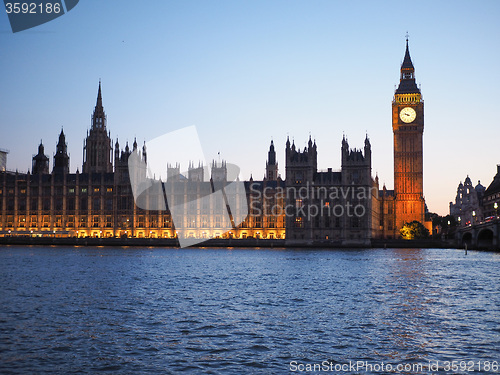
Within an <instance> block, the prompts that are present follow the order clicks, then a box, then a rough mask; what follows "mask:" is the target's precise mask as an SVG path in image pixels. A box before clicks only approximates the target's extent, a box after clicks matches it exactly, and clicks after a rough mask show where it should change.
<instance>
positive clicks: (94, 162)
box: [82, 81, 113, 173]
mask: <svg viewBox="0 0 500 375" xmlns="http://www.w3.org/2000/svg"><path fill="white" fill-rule="evenodd" d="M112 150H113V148H112V146H111V137H110V135H109V134H108V133H107V132H106V115H105V113H104V108H103V106H102V96H101V81H99V91H98V93H97V103H96V106H95V109H94V114H93V115H92V126H91V128H90V132H88V133H87V138H86V139H85V141H84V146H83V167H82V171H83V173H111V172H113V164H112V162H111V160H112V159H111V158H112Z"/></svg>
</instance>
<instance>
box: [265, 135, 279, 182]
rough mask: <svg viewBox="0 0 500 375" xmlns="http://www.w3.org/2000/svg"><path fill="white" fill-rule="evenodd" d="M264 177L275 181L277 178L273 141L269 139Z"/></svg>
mask: <svg viewBox="0 0 500 375" xmlns="http://www.w3.org/2000/svg"><path fill="white" fill-rule="evenodd" d="M266 179H267V180H269V181H276V180H277V179H278V162H277V161H276V151H275V150H274V143H273V141H271V146H270V147H269V152H268V153H267V162H266Z"/></svg>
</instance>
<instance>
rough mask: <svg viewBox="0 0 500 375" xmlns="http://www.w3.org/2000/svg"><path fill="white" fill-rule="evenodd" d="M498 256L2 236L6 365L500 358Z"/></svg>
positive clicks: (0, 368) (156, 369)
mask: <svg viewBox="0 0 500 375" xmlns="http://www.w3.org/2000/svg"><path fill="white" fill-rule="evenodd" d="M499 266H500V254H498V253H484V252H472V251H469V253H468V255H465V253H464V252H463V251H459V250H446V249H445V250H443V249H355V250H346V249H343V250H298V249H296V250H280V249H157V248H156V249H138V248H84V247H71V248H61V247H57V248H43V247H0V373H2V374H4V373H20V374H21V373H22V374H25V373H61V374H68V373H93V372H101V373H117V374H131V373H151V374H157V373H162V374H169V373H171V374H174V373H180V372H183V373H184V372H187V373H193V374H200V373H213V374H218V373H227V374H245V373H262V374H270V373H276V374H278V373H279V374H282V373H291V372H290V369H291V366H290V363H291V362H292V361H295V362H294V363H296V364H303V365H305V364H319V363H321V362H323V361H331V363H332V364H339V365H340V364H345V363H348V362H349V361H350V360H351V361H368V362H369V363H371V364H380V363H381V362H384V363H386V364H387V363H390V364H392V365H394V366H396V365H397V364H419V363H423V364H426V363H428V361H434V362H435V361H440V362H439V364H440V366H442V365H443V364H444V363H445V362H444V361H452V360H454V361H475V362H476V363H479V362H480V363H483V364H484V361H499V360H500V358H499V357H498V353H499V352H500V293H499V290H500V288H499V281H500V267H499ZM474 366H476V368H475V371H476V373H478V368H477V365H474ZM479 372H480V373H488V372H487V371H484V369H483V371H479ZM330 373H343V374H344V373H354V372H351V371H345V372H336V371H333V372H330ZM357 373H371V372H363V371H358V372H357ZM378 373H381V372H378ZM382 373H383V372H382ZM394 373H407V374H417V373H422V374H428V373H431V372H430V371H428V370H427V369H424V370H423V371H418V370H417V371H406V372H405V371H400V372H394ZM434 373H437V372H434ZM439 373H446V372H444V368H441V371H440V372H439ZM447 373H451V372H447ZM453 373H463V374H466V373H467V374H469V373H470V372H469V371H460V370H459V371H455V372H453ZM491 373H495V372H491ZM497 373H498V372H497Z"/></svg>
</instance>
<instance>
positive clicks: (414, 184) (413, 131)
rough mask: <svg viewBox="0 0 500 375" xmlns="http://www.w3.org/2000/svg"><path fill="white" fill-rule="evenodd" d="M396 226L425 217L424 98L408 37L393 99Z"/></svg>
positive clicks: (398, 227) (421, 219)
mask: <svg viewBox="0 0 500 375" xmlns="http://www.w3.org/2000/svg"><path fill="white" fill-rule="evenodd" d="M392 130H393V132H394V195H395V203H396V204H395V211H396V212H395V214H396V229H400V228H401V227H402V226H403V225H404V223H406V222H411V221H413V220H417V221H420V222H421V223H422V224H423V223H424V219H425V202H424V193H423V133H424V101H423V99H422V95H421V93H420V89H419V88H418V87H417V84H416V82H415V68H414V67H413V63H412V61H411V58H410V51H409V48H408V38H407V39H406V52H405V57H404V60H403V63H402V65H401V77H400V81H399V87H398V88H397V89H396V92H395V93H394V99H393V101H392Z"/></svg>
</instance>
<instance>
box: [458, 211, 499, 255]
mask: <svg viewBox="0 0 500 375" xmlns="http://www.w3.org/2000/svg"><path fill="white" fill-rule="evenodd" d="M456 240H457V243H458V246H459V247H464V248H465V247H466V248H468V249H488V250H500V220H499V219H498V218H496V219H493V220H489V221H483V222H480V223H476V224H474V225H470V226H466V227H462V228H459V229H458V230H457V234H456Z"/></svg>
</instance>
